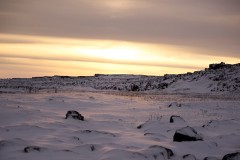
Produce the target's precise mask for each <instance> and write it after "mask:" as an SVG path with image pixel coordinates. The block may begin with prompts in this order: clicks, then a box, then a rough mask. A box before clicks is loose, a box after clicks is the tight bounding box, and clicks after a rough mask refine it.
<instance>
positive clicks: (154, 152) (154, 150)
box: [145, 145, 174, 159]
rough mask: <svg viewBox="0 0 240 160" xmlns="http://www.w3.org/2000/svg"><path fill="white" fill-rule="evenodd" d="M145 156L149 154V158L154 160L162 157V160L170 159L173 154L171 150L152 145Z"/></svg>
mask: <svg viewBox="0 0 240 160" xmlns="http://www.w3.org/2000/svg"><path fill="white" fill-rule="evenodd" d="M145 154H146V155H148V154H150V155H151V156H153V157H154V159H158V157H159V156H163V157H164V159H170V158H171V157H173V156H174V153H173V151H172V150H171V149H168V148H165V147H162V146H158V145H153V146H150V147H149V148H148V149H147V150H146V153H145Z"/></svg>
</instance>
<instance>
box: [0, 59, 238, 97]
mask: <svg viewBox="0 0 240 160" xmlns="http://www.w3.org/2000/svg"><path fill="white" fill-rule="evenodd" d="M61 90H117V91H156V92H164V93H165V92H167V93H211V92H212V93H222V92H223V93H226V92H231V93H233V92H237V93H239V92H240V64H239V63H238V64H225V63H223V62H222V63H219V64H210V65H209V68H206V69H205V70H202V71H195V72H193V73H186V74H177V75H174V74H166V75H164V76H144V75H127V74H126V75H118V74H116V75H104V74H96V75H95V76H78V77H72V76H52V77H33V78H13V79H1V80H0V92H2V93H6V92H7V93H9V92H10V93H11V92H24V93H38V92H43V91H48V92H58V91H61Z"/></svg>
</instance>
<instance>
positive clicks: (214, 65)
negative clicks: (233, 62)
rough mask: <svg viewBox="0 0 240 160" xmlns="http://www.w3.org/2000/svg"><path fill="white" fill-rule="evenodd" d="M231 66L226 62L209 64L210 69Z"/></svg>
mask: <svg viewBox="0 0 240 160" xmlns="http://www.w3.org/2000/svg"><path fill="white" fill-rule="evenodd" d="M228 66H230V65H229V64H225V63H224V62H221V63H216V64H209V69H219V68H224V67H228Z"/></svg>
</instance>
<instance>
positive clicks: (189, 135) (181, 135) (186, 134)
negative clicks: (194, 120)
mask: <svg viewBox="0 0 240 160" xmlns="http://www.w3.org/2000/svg"><path fill="white" fill-rule="evenodd" d="M202 140H203V139H202V137H201V136H200V135H199V134H198V133H197V131H195V130H194V129H193V128H192V127H189V126H187V127H184V128H181V129H179V130H177V131H176V132H175V134H174V136H173V141H175V142H182V141H202Z"/></svg>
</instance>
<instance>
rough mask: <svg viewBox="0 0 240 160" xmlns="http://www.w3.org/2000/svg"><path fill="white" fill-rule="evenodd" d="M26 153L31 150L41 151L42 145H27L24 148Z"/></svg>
mask: <svg viewBox="0 0 240 160" xmlns="http://www.w3.org/2000/svg"><path fill="white" fill-rule="evenodd" d="M23 151H24V153H29V152H32V151H38V152H40V151H41V148H40V147H37V146H28V147H25V148H24V149H23Z"/></svg>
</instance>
